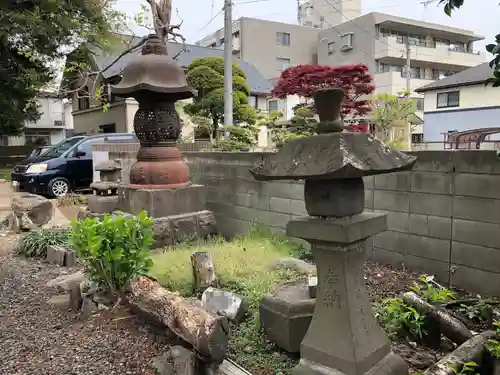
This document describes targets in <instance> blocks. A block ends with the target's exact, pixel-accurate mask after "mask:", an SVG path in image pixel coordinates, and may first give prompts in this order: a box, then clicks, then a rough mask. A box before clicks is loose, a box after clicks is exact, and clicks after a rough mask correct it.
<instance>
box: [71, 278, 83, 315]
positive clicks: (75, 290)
mask: <svg viewBox="0 0 500 375" xmlns="http://www.w3.org/2000/svg"><path fill="white" fill-rule="evenodd" d="M82 302H83V298H82V293H81V291H80V283H78V282H74V283H72V284H71V287H70V289H69V306H70V309H71V311H75V312H77V311H80V309H81V307H82Z"/></svg>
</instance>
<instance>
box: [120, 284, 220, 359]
mask: <svg viewBox="0 0 500 375" xmlns="http://www.w3.org/2000/svg"><path fill="white" fill-rule="evenodd" d="M126 300H127V302H128V304H129V305H130V307H131V308H132V309H133V310H135V311H136V312H137V313H138V314H140V315H143V316H144V317H145V318H146V319H148V320H151V321H152V322H154V323H157V324H161V325H164V326H167V327H168V328H169V329H170V330H171V331H172V332H174V333H175V334H176V335H177V336H179V337H180V338H181V339H183V340H184V341H186V342H188V343H189V344H191V345H192V346H193V347H194V349H196V351H197V352H198V353H199V354H201V355H202V356H203V357H205V359H206V360H208V361H212V362H216V363H221V362H222V361H223V360H224V357H225V356H226V353H227V349H228V345H229V344H228V342H229V337H228V336H229V323H228V321H227V319H226V318H225V317H223V316H220V315H218V314H217V313H216V312H211V311H208V310H207V309H205V308H204V307H203V305H202V304H201V302H200V301H198V300H195V299H188V298H184V297H181V296H179V295H178V294H175V293H172V292H169V291H168V290H166V289H165V288H162V287H161V286H160V284H158V283H157V282H156V281H154V280H152V279H150V278H149V277H146V276H140V277H138V278H136V279H135V280H133V281H132V282H131V283H130V286H129V291H128V293H127V295H126Z"/></svg>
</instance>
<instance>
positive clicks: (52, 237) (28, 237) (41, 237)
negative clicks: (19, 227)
mask: <svg viewBox="0 0 500 375" xmlns="http://www.w3.org/2000/svg"><path fill="white" fill-rule="evenodd" d="M70 231H71V229H70V228H63V227H54V228H50V229H40V230H34V231H31V232H26V233H25V234H23V235H22V236H21V238H20V239H19V242H18V243H17V247H16V250H17V252H18V253H19V254H22V255H24V256H26V257H41V258H44V257H46V256H47V248H48V247H49V246H50V245H60V246H67V245H68V236H69V233H70Z"/></svg>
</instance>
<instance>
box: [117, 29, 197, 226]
mask: <svg viewBox="0 0 500 375" xmlns="http://www.w3.org/2000/svg"><path fill="white" fill-rule="evenodd" d="M141 52H142V53H141V55H137V56H134V57H133V58H132V59H131V61H130V62H129V64H128V65H127V66H126V67H125V69H124V71H123V78H122V80H121V81H120V82H119V83H118V84H117V85H115V86H113V87H112V92H113V93H114V94H116V95H117V96H122V97H132V98H134V99H135V100H137V102H138V103H139V109H138V110H137V112H136V114H135V117H134V131H135V134H136V135H137V138H138V139H139V141H140V148H139V151H138V152H137V161H136V162H135V163H134V164H133V165H132V167H131V169H130V183H129V184H126V185H121V186H120V188H119V192H118V195H119V202H120V208H121V210H122V211H125V212H129V213H132V214H137V213H138V212H140V211H142V210H146V211H147V212H148V213H149V215H151V216H152V217H155V218H157V217H167V216H170V215H179V214H184V213H186V212H197V211H202V210H205V208H206V207H205V206H206V200H205V192H206V191H205V188H204V186H201V185H194V184H192V183H191V181H190V175H189V168H188V167H187V165H186V163H184V161H183V160H182V158H181V152H180V150H179V149H178V148H177V147H176V142H177V140H178V139H179V136H180V135H181V130H182V129H181V121H180V117H179V115H178V113H177V111H176V110H175V102H176V101H178V100H183V99H189V98H192V97H193V96H195V95H196V90H194V89H193V88H191V87H190V86H189V85H188V83H187V81H186V77H185V74H184V71H183V69H182V68H181V67H180V66H179V65H178V64H177V62H176V61H175V60H173V59H172V58H171V57H170V56H169V55H167V46H166V44H165V43H163V42H162V41H161V40H160V39H159V38H158V37H157V36H156V35H149V36H148V40H147V41H146V43H145V44H144V45H143V46H142V51H141Z"/></svg>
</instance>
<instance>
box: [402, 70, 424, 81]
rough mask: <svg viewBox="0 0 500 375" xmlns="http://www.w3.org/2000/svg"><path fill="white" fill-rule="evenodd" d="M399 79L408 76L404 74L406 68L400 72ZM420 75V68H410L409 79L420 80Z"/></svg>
mask: <svg viewBox="0 0 500 375" xmlns="http://www.w3.org/2000/svg"><path fill="white" fill-rule="evenodd" d="M401 77H403V78H407V77H408V75H407V74H406V67H404V68H403V69H402V71H401ZM420 77H421V74H420V68H411V67H410V78H418V79H420Z"/></svg>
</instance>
